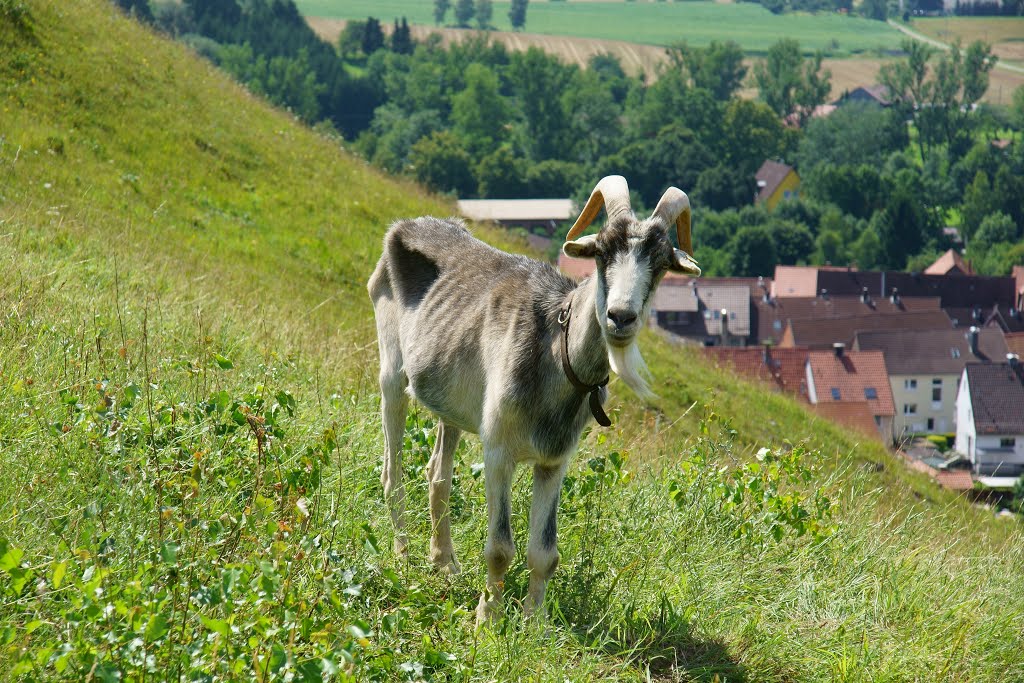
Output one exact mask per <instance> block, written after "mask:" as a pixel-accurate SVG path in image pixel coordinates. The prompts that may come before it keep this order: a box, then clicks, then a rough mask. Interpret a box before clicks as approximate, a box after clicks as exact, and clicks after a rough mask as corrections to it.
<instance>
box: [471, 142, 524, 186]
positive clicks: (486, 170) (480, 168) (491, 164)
mask: <svg viewBox="0 0 1024 683" xmlns="http://www.w3.org/2000/svg"><path fill="white" fill-rule="evenodd" d="M476 177H477V181H478V182H479V183H480V187H479V192H480V196H481V197H486V198H488V199H506V198H512V197H522V196H523V195H524V194H525V192H526V161H525V160H523V159H521V158H519V157H517V156H516V155H515V154H514V153H513V152H512V150H511V149H510V148H509V146H508V145H502V146H501V147H499V148H498V149H496V150H495V151H493V152H492V153H490V154H488V155H487V156H485V157H484V158H483V159H481V160H480V163H479V164H477V167H476Z"/></svg>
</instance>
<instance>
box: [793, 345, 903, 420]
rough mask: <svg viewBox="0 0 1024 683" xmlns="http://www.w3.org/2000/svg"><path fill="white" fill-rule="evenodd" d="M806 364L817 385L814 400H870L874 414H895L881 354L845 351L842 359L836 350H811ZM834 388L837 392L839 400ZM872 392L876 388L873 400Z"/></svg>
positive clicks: (823, 401)
mask: <svg viewBox="0 0 1024 683" xmlns="http://www.w3.org/2000/svg"><path fill="white" fill-rule="evenodd" d="M807 362H808V363H809V364H810V366H811V375H812V379H813V382H814V386H813V392H812V401H815V400H816V402H817V403H834V402H837V401H838V402H842V401H867V403H868V404H869V405H870V406H871V413H872V415H888V416H892V415H895V414H896V406H895V403H894V402H893V398H892V389H890V387H889V373H888V372H887V371H886V369H885V356H884V355H883V354H882V352H881V351H844V352H843V354H842V355H841V356H837V355H836V354H835V352H833V351H811V352H810V354H809V355H808V359H807ZM833 389H836V390H838V397H839V398H838V399H837V398H835V395H834V394H833V391H832V390H833ZM869 389H874V394H873V396H874V398H872V397H871V396H870V395H869V392H868V391H867V390H869Z"/></svg>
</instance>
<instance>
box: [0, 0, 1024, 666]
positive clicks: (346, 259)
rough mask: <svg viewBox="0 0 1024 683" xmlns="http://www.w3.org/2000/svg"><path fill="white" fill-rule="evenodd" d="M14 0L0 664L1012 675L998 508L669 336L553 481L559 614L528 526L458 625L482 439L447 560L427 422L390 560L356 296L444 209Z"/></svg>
mask: <svg viewBox="0 0 1024 683" xmlns="http://www.w3.org/2000/svg"><path fill="white" fill-rule="evenodd" d="M27 6H28V8H29V16H28V19H27V20H26V22H25V24H24V26H25V27H27V28H24V27H23V28H20V29H12V28H11V26H10V25H9V24H0V47H2V48H3V49H0V109H2V111H3V112H4V113H3V117H4V118H3V124H4V129H3V132H2V135H3V138H2V140H0V315H2V318H0V472H2V473H3V476H2V478H0V671H3V672H4V674H5V677H6V678H8V679H12V680H86V679H89V680H136V681H142V680H259V681H270V680H275V681H276V680H325V679H329V680H358V681H363V680H403V679H404V680H426V679H441V678H445V679H449V680H521V679H532V680H559V681H562V680H566V679H568V680H579V681H585V680H646V679H648V678H650V679H659V680H704V681H712V680H719V681H722V680H729V681H744V680H745V681H796V680H799V681H805V680H811V681H815V680H820V681H859V680H880V679H884V680H896V681H900V680H906V681H913V680H929V681H931V680H939V681H963V680H977V681H1005V680H1020V679H1021V678H1024V665H1022V658H1021V657H1020V655H1019V643H1018V641H1019V634H1020V625H1021V623H1022V620H1024V598H1022V597H1021V596H1022V594H1024V591H1022V590H1021V588H1022V587H1024V586H1022V582H1024V579H1022V578H1021V575H1020V571H1019V570H1020V567H1021V562H1022V559H1024V558H1022V549H1024V543H1022V541H1021V533H1020V527H1019V524H1018V523H1017V522H1016V521H1007V520H1001V519H996V518H994V517H993V516H992V515H991V514H990V513H988V512H985V511H981V510H979V509H976V508H973V507H970V506H968V505H966V504H964V502H963V501H962V500H960V499H958V498H955V497H953V496H952V495H950V494H948V493H944V492H941V491H939V490H937V489H935V488H934V487H933V486H932V485H931V484H930V483H928V482H927V481H925V480H924V479H923V478H921V477H920V476H919V475H910V474H906V473H904V472H902V470H900V469H899V464H898V462H897V461H895V460H894V459H893V458H891V457H890V456H889V455H888V454H886V453H885V451H884V450H882V449H881V448H880V447H878V446H873V445H869V444H862V443H858V442H857V440H856V437H854V436H851V435H849V434H846V433H844V432H842V431H840V430H838V429H836V428H835V427H832V426H830V425H827V424H825V423H822V422H820V421H817V420H815V419H814V418H813V417H812V416H811V415H809V414H808V413H807V412H806V411H805V410H804V409H803V408H802V407H800V406H799V405H797V404H796V403H794V402H793V401H791V400H790V399H788V398H786V397H784V396H781V395H778V394H774V393H771V392H770V391H768V390H767V389H765V388H763V387H760V386H755V385H751V384H749V383H746V382H744V381H742V380H740V379H739V378H736V377H734V376H732V375H730V374H727V373H723V372H721V371H718V370H715V369H714V368H711V367H709V366H708V365H707V364H706V363H705V362H704V361H703V360H702V359H701V358H700V356H699V355H697V354H694V353H691V352H690V351H688V350H686V349H682V348H678V347H675V346H672V345H670V344H668V343H666V342H664V341H663V340H661V339H660V338H659V337H658V336H656V335H654V334H650V335H647V336H646V338H645V339H644V340H643V344H644V347H645V349H646V350H647V356H648V360H649V362H650V365H651V368H652V370H653V372H654V374H655V376H656V377H657V378H658V380H659V382H658V391H659V393H660V394H661V398H660V399H659V400H658V401H657V402H655V403H654V404H652V405H649V406H641V405H638V404H637V403H635V401H632V400H630V399H629V397H628V395H627V390H626V389H625V388H624V387H622V386H621V385H620V384H618V383H616V384H615V385H613V387H612V393H613V395H614V396H615V397H616V399H615V401H616V402H615V403H614V405H613V408H614V410H613V412H614V415H615V424H616V428H615V429H613V430H611V431H609V432H602V433H601V434H599V433H598V432H597V431H594V432H591V433H588V434H587V435H586V436H585V438H584V439H583V444H582V448H581V452H580V454H579V456H578V457H577V458H576V460H575V462H574V465H573V467H572V469H571V471H570V476H569V477H568V478H567V480H566V483H565V486H564V489H563V502H562V506H561V513H560V526H561V529H560V534H561V541H560V548H561V552H562V562H561V565H560V568H559V570H558V572H557V573H556V575H555V578H554V580H553V583H552V586H551V590H550V591H549V605H548V607H549V611H550V613H551V617H550V620H549V622H547V623H546V624H535V623H524V622H523V621H522V619H521V612H522V611H521V609H520V608H519V606H518V604H517V602H518V600H520V599H522V597H523V596H524V594H525V590H526V585H527V569H526V567H525V558H524V557H523V556H522V555H523V553H520V555H519V557H517V560H516V562H515V563H514V564H513V566H512V569H511V571H510V573H509V577H508V584H507V594H508V595H509V596H510V598H511V599H510V601H509V602H510V604H509V606H508V613H507V617H506V618H505V619H504V620H502V621H501V622H499V624H498V625H497V626H496V627H495V628H494V629H493V630H483V631H477V630H476V629H475V626H474V622H473V615H472V608H473V605H474V604H475V601H476V597H477V591H479V590H480V588H481V587H482V585H483V581H484V575H483V567H482V562H481V561H480V555H481V551H482V548H483V543H484V535H485V524H484V521H483V520H484V511H485V503H484V500H483V483H482V478H481V470H480V466H479V464H480V462H481V461H482V456H481V453H480V448H479V444H478V442H477V441H476V440H475V439H473V438H467V439H465V440H464V441H463V443H462V444H461V445H460V447H459V449H458V451H457V455H456V460H457V465H456V481H455V482H454V490H453V499H452V502H453V509H452V514H453V518H454V519H453V522H454V523H453V531H454V536H455V547H456V552H457V553H459V555H460V556H461V560H462V566H463V569H464V573H463V574H461V575H459V576H458V577H455V578H454V579H449V578H444V577H440V576H437V575H435V574H433V573H432V572H431V571H429V568H428V566H427V561H426V546H427V535H428V533H429V516H428V514H427V505H426V496H427V493H426V483H425V480H424V478H423V476H422V470H423V467H424V466H425V463H426V460H427V458H428V456H429V451H430V448H431V445H432V439H433V432H432V430H431V428H432V422H431V418H430V416H429V415H428V414H426V413H423V412H421V411H414V412H413V413H412V414H411V415H410V418H409V420H408V423H407V430H406V454H405V466H406V472H407V474H408V475H409V482H410V483H409V498H410V500H409V511H410V513H411V520H410V532H411V539H412V553H411V558H410V560H409V562H407V563H406V562H401V561H399V560H397V559H396V558H395V557H394V556H393V554H392V553H391V551H390V550H389V548H390V545H391V544H390V540H391V533H392V531H391V528H390V522H389V517H388V514H387V512H386V510H385V508H384V506H383V503H382V494H381V491H380V484H379V474H380V453H381V448H382V439H381V435H380V429H379V421H378V417H377V411H378V399H377V395H376V390H375V380H374V375H375V370H374V355H375V352H374V342H373V336H372V322H371V319H370V317H369V305H368V299H367V297H366V295H365V292H364V290H363V282H364V281H365V278H366V277H367V275H368V273H369V271H370V268H371V265H372V261H373V259H374V257H375V256H376V253H377V250H378V249H379V240H380V237H381V235H382V233H383V230H384V228H385V227H386V225H387V223H388V221H389V220H391V219H392V218H394V217H397V216H402V215H416V214H420V213H426V212H431V213H441V214H444V213H447V212H448V211H449V207H448V206H447V205H445V204H443V203H440V202H438V200H436V199H434V198H431V197H427V196H425V195H423V194H421V193H420V192H419V191H418V190H416V189H415V188H414V187H412V186H409V185H407V184H403V183H399V182H395V181H392V180H389V179H386V178H383V177H381V176H379V175H377V174H376V173H374V172H373V171H371V170H370V169H368V168H367V167H365V166H364V165H363V164H361V163H359V162H358V161H356V160H354V159H352V158H351V157H349V156H347V155H346V154H345V153H344V152H343V151H341V150H339V149H338V146H337V143H335V142H331V141H329V140H327V139H324V138H322V137H319V136H317V135H314V134H312V133H311V132H309V131H307V130H304V129H302V128H301V127H299V126H298V125H297V124H295V123H294V122H293V121H292V120H291V118H290V117H289V116H288V115H287V114H286V113H283V112H279V111H273V110H271V109H268V108H267V107H266V106H264V105H263V104H261V103H260V102H258V101H255V100H254V99H253V98H251V97H249V96H248V95H247V94H246V93H245V92H244V91H242V90H240V89H238V88H237V87H235V86H233V85H231V84H230V83H229V82H228V81H227V80H226V79H225V78H223V77H222V76H221V75H220V74H218V73H217V72H216V71H214V70H212V69H211V68H210V67H208V66H207V65H206V64H204V63H203V62H201V61H199V60H198V59H196V58H194V57H192V56H190V55H189V54H188V53H187V52H185V51H184V50H182V49H181V48H180V47H177V46H175V45H173V44H170V43H167V42H165V41H163V40H161V39H159V38H157V37H155V36H153V35H152V34H150V33H148V32H147V31H146V30H144V29H141V28H139V27H137V26H135V25H134V24H132V23H130V22H128V21H126V20H124V19H123V18H121V17H120V15H118V14H117V13H116V12H115V11H114V10H112V9H110V7H109V6H108V5H107V4H106V3H103V2H99V0H89V1H87V2H82V3H63V2H58V0H35V1H33V2H30V3H27ZM480 234H482V235H484V236H485V237H486V238H487V239H489V240H490V241H492V242H497V243H499V244H504V246H515V245H513V244H510V243H509V242H508V241H507V240H506V239H505V238H504V237H503V236H502V235H501V234H500V233H497V232H488V231H482V232H481V233H480ZM502 240H505V241H504V242H503V241H502ZM762 449H767V450H762ZM524 479H528V475H525V474H521V475H520V477H519V481H517V482H516V486H515V492H516V493H515V495H516V499H515V500H514V503H513V508H514V519H513V526H514V529H515V531H516V542H517V545H518V546H519V547H520V548H523V547H525V542H526V539H525V538H524V536H523V534H524V533H525V529H526V526H527V525H526V519H525V516H526V514H527V513H526V510H527V500H526V498H527V497H528V493H527V490H528V488H529V486H528V482H527V481H524Z"/></svg>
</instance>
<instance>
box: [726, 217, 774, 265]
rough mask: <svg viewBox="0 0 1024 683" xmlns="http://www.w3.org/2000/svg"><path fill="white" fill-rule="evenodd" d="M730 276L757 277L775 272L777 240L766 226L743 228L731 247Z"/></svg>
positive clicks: (731, 243)
mask: <svg viewBox="0 0 1024 683" xmlns="http://www.w3.org/2000/svg"><path fill="white" fill-rule="evenodd" d="M729 251H730V269H731V272H730V274H731V275H733V276H737V277H756V276H758V275H770V274H772V273H773V272H775V264H776V263H777V258H776V255H775V238H774V236H773V235H772V232H771V230H769V229H768V227H767V226H764V225H754V226H747V227H745V228H741V229H740V230H739V232H737V233H736V234H735V235H734V236H733V239H732V241H731V242H730V245H729Z"/></svg>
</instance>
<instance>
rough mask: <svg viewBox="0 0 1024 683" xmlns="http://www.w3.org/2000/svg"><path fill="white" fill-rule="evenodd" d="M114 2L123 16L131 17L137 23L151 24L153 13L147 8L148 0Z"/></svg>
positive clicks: (118, 0)
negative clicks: (136, 20)
mask: <svg viewBox="0 0 1024 683" xmlns="http://www.w3.org/2000/svg"><path fill="white" fill-rule="evenodd" d="M116 2H117V5H118V6H119V7H120V8H121V9H123V10H124V12H125V14H127V15H129V16H133V17H135V18H136V19H138V20H139V21H144V22H147V23H152V22H153V12H152V11H151V10H150V8H149V0H116Z"/></svg>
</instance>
